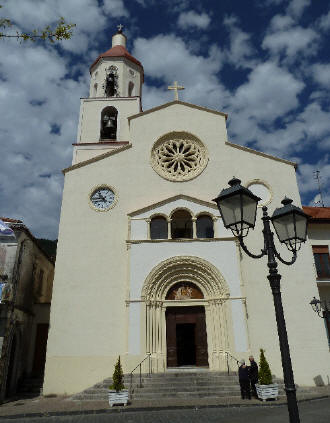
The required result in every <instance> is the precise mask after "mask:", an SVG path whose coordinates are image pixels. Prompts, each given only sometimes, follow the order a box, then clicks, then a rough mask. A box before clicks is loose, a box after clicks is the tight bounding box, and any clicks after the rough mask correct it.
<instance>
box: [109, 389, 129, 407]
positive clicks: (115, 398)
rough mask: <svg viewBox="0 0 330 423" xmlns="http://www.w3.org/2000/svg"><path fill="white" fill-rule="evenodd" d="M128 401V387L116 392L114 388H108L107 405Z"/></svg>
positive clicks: (125, 403)
mask: <svg viewBox="0 0 330 423" xmlns="http://www.w3.org/2000/svg"><path fill="white" fill-rule="evenodd" d="M127 402H128V389H123V390H122V391H119V392H116V391H115V390H112V389H109V405H110V407H112V406H113V405H114V404H124V405H127Z"/></svg>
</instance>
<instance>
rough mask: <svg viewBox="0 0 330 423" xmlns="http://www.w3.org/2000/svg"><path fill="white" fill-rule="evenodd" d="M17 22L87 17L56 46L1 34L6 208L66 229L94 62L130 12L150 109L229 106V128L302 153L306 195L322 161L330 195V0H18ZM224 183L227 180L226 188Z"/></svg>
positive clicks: (254, 143)
mask: <svg viewBox="0 0 330 423" xmlns="http://www.w3.org/2000/svg"><path fill="white" fill-rule="evenodd" d="M2 4H3V9H2V10H1V12H2V16H4V17H9V18H11V19H12V20H13V21H14V23H15V26H14V27H13V28H12V29H11V31H12V32H13V33H15V31H16V29H17V30H24V31H28V30H30V29H31V28H35V27H37V28H43V27H44V26H45V25H48V24H50V25H52V24H54V22H56V20H57V19H58V18H59V17H60V16H64V17H65V18H66V20H67V21H68V22H73V23H76V24H77V27H76V28H75V31H74V36H73V38H72V39H71V40H69V41H63V42H60V43H58V44H56V45H50V44H47V43H34V44H32V43H23V44H20V43H17V42H16V41H15V40H1V41H0V49H1V52H0V54H1V57H2V60H1V65H0V96H1V104H0V107H1V117H2V119H1V120H2V122H1V128H0V137H1V140H0V146H1V153H2V154H1V158H2V160H1V168H0V215H3V216H7V217H12V218H19V219H22V220H24V222H25V224H26V225H28V226H29V227H30V229H31V230H32V231H33V233H34V234H35V235H36V236H40V237H48V238H56V237H57V231H58V221H59V213H60V206H61V194H62V188H63V175H62V173H61V169H63V168H65V167H67V166H69V165H70V164H71V159H72V143H73V142H75V138H76V131H77V123H78V113H79V99H80V97H84V96H87V95H88V87H89V73H88V70H89V66H90V65H91V63H93V61H94V60H95V58H96V57H97V56H98V54H99V53H101V52H104V51H106V50H107V49H108V48H110V46H111V36H112V34H113V33H114V32H115V30H116V25H117V24H119V23H122V24H123V25H124V26H125V29H124V32H125V34H126V35H127V37H128V46H127V47H128V50H129V51H130V52H131V53H132V54H133V55H134V56H135V57H136V58H137V59H139V60H140V61H141V62H142V63H143V66H144V70H145V84H144V87H143V107H144V110H146V109H148V108H150V107H153V106H156V105H159V104H162V103H165V102H168V101H171V100H172V98H173V93H171V92H169V91H167V86H168V85H169V84H170V83H172V82H173V81H174V80H177V81H179V83H181V84H183V85H184V86H185V90H184V91H183V92H181V93H180V98H182V100H184V101H187V102H191V103H194V104H199V105H202V106H206V107H210V108H214V109H217V110H220V111H224V112H227V113H229V119H228V138H229V140H230V141H232V142H234V143H237V144H241V145H246V146H248V147H251V148H254V149H256V150H261V151H264V152H267V153H270V154H274V155H276V156H279V157H283V158H286V159H289V160H293V161H295V162H297V163H298V164H299V168H298V181H299V187H300V191H301V196H302V201H303V204H306V205H307V204H311V205H313V204H315V202H317V201H318V200H319V198H318V196H317V184H316V181H315V179H314V178H313V171H315V170H320V172H321V182H322V187H323V198H324V202H325V205H326V206H330V190H329V182H330V165H329V150H330V114H329V108H330V101H329V94H330V54H329V36H330V1H327V0H313V1H312V0H236V1H234V0H231V1H229V0H227V1H226V0H223V1H221V2H220V1H217V0H206V1H205V0H203V1H201V2H199V3H198V4H196V2H194V1H191V0H181V1H180V0H177V1H174V0H166V1H165V0H103V1H102V0H25V1H24V2H22V1H20V0H10V1H7V2H6V1H3V2H2ZM220 188H221V187H220Z"/></svg>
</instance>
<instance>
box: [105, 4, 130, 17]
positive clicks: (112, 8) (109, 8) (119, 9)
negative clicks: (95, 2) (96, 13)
mask: <svg viewBox="0 0 330 423" xmlns="http://www.w3.org/2000/svg"><path fill="white" fill-rule="evenodd" d="M103 10H104V12H105V13H108V14H109V15H110V16H113V17H115V18H119V17H122V16H125V17H128V16H129V13H128V10H127V9H126V8H125V6H124V2H123V0H104V6H103Z"/></svg>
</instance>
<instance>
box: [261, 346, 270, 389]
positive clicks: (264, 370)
mask: <svg viewBox="0 0 330 423" xmlns="http://www.w3.org/2000/svg"><path fill="white" fill-rule="evenodd" d="M264 352H265V350H263V349H262V348H260V360H259V374H258V376H259V384H260V385H270V384H272V383H273V379H272V373H271V371H270V368H269V364H268V363H267V360H266V358H265V354H264Z"/></svg>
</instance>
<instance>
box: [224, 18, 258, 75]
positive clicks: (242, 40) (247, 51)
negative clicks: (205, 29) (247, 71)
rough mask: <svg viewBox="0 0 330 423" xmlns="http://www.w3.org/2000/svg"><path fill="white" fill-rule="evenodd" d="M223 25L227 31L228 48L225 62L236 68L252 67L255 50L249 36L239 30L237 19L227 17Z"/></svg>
mask: <svg viewBox="0 0 330 423" xmlns="http://www.w3.org/2000/svg"><path fill="white" fill-rule="evenodd" d="M224 25H225V26H226V27H227V29H228V30H229V38H230V46H229V48H228V49H226V60H227V61H228V62H229V63H231V64H232V65H234V66H235V67H236V68H241V67H246V68H250V67H253V66H254V65H255V63H256V61H255V59H254V57H255V54H256V50H255V48H254V47H253V45H252V43H251V36H250V34H248V33H246V32H244V31H242V30H241V29H240V28H239V22H238V19H237V18H236V17H234V16H229V17H226V18H225V19H224Z"/></svg>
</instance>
